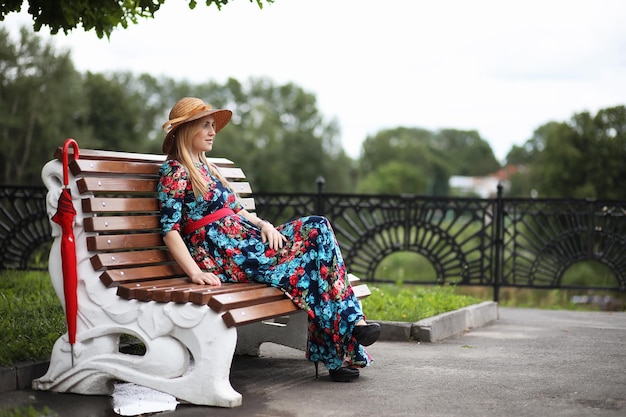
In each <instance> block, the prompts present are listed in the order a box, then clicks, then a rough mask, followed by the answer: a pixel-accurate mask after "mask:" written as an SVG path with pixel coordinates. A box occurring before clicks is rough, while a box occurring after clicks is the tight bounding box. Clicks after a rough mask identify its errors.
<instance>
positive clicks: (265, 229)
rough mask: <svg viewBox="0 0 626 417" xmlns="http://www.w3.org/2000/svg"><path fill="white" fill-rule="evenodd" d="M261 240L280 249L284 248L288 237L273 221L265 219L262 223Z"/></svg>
mask: <svg viewBox="0 0 626 417" xmlns="http://www.w3.org/2000/svg"><path fill="white" fill-rule="evenodd" d="M261 240H262V241H263V243H265V242H268V243H269V246H270V249H274V250H278V249H282V247H283V246H284V245H285V242H286V241H287V238H286V237H285V236H284V235H283V234H281V233H280V232H279V231H278V230H276V228H275V227H274V226H273V225H272V223H270V222H267V221H265V220H264V221H263V223H262V224H261Z"/></svg>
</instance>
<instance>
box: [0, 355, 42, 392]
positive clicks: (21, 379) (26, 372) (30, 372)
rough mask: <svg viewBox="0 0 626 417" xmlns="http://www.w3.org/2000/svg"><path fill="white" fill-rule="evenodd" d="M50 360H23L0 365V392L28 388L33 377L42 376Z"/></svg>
mask: <svg viewBox="0 0 626 417" xmlns="http://www.w3.org/2000/svg"><path fill="white" fill-rule="evenodd" d="M49 365H50V361H39V362H24V363H19V364H17V365H15V366H11V367H4V366H3V367H0V392H7V391H14V390H18V389H26V388H30V386H31V384H32V381H33V379H35V378H39V377H40V376H43V375H44V374H45V373H46V371H47V370H48V367H49Z"/></svg>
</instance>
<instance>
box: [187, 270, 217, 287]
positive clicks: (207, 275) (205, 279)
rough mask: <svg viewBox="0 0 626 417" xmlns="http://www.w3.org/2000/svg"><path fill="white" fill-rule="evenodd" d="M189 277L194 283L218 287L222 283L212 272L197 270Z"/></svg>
mask: <svg viewBox="0 0 626 417" xmlns="http://www.w3.org/2000/svg"><path fill="white" fill-rule="evenodd" d="M189 278H191V281H192V282H193V283H194V284H201V285H202V284H205V285H211V286H213V287H219V286H220V285H222V281H220V279H219V277H218V276H217V275H215V274H214V273H212V272H198V273H196V274H193V275H192V276H190V277H189Z"/></svg>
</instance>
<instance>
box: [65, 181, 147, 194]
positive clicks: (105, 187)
mask: <svg viewBox="0 0 626 417" xmlns="http://www.w3.org/2000/svg"><path fill="white" fill-rule="evenodd" d="M158 181H159V180H158V179H156V178H145V179H144V178H124V177H118V178H110V177H82V178H80V179H78V180H77V181H76V185H77V186H78V191H79V192H80V193H81V194H84V193H87V192H92V193H126V194H132V193H149V194H151V195H156V189H157V183H158Z"/></svg>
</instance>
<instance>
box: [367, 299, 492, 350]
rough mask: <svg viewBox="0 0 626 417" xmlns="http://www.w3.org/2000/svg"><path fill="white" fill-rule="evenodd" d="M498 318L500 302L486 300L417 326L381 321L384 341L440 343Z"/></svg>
mask: <svg viewBox="0 0 626 417" xmlns="http://www.w3.org/2000/svg"><path fill="white" fill-rule="evenodd" d="M497 319H498V303H496V302H494V301H485V302H482V303H480V304H474V305H471V306H469V307H465V308H461V309H459V310H455V311H450V312H448V313H443V314H439V315H437V316H434V317H429V318H427V319H424V320H420V321H418V322H415V323H406V322H394V321H380V322H379V323H380V324H381V326H382V329H381V334H380V339H381V340H399V341H407V340H415V341H419V342H429V343H433V342H438V341H440V340H444V339H447V338H448V337H451V336H456V335H458V334H462V333H464V332H466V331H468V330H470V329H474V328H478V327H482V326H485V325H487V324H489V323H491V322H493V321H495V320H497Z"/></svg>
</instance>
